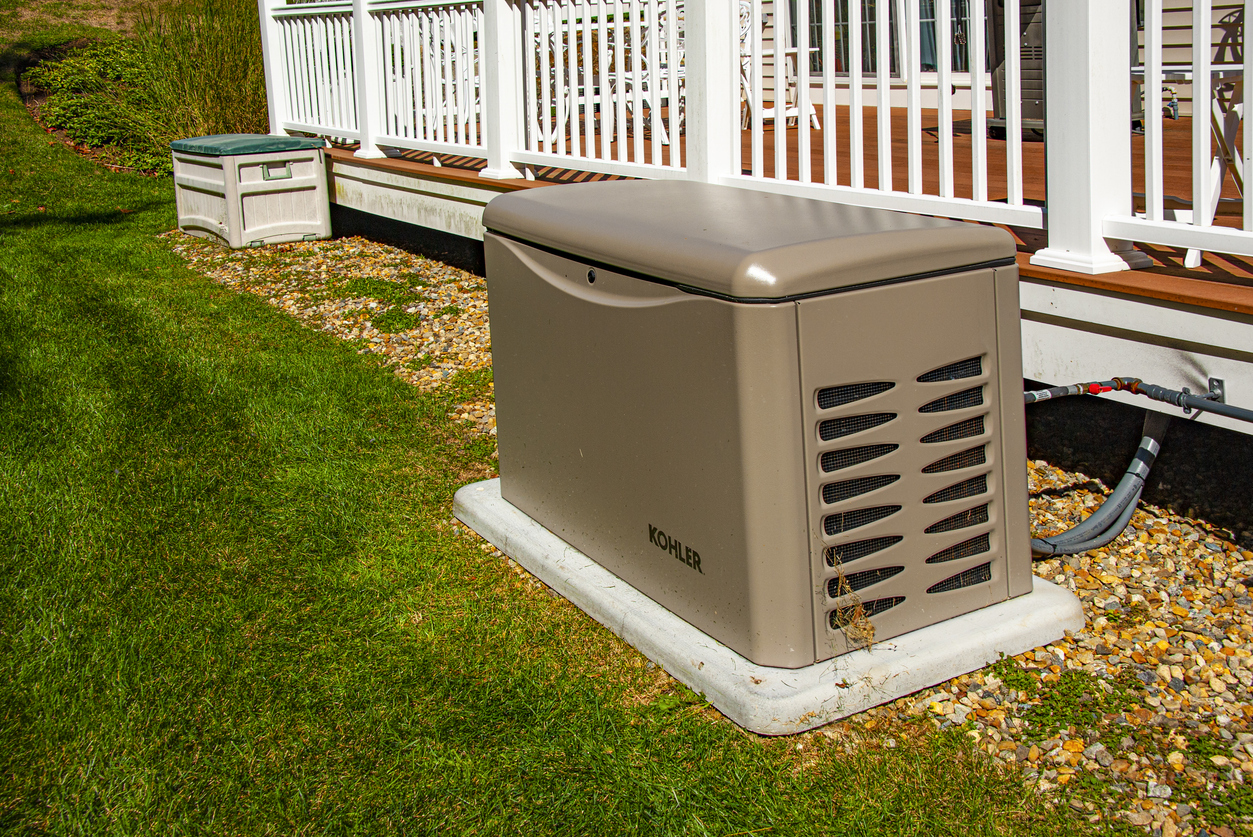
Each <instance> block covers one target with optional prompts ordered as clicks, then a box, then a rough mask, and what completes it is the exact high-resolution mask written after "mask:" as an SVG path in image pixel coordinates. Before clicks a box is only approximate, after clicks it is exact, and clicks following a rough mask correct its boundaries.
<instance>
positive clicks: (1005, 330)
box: [996, 265, 1034, 596]
mask: <svg viewBox="0 0 1253 837" xmlns="http://www.w3.org/2000/svg"><path fill="white" fill-rule="evenodd" d="M996 341H997V346H998V349H997V351H998V352H999V355H1000V364H999V365H1000V376H1001V399H1000V409H1001V427H1002V429H1003V433H1002V442H1001V445H1002V447H1001V450H1002V452H1003V455H1002V457H1001V471H1002V477H1001V480H1002V483H1003V484H1004V486H1005V525H1006V535H1005V537H1006V561H1007V562H1008V575H1009V595H1010V596H1023V595H1026V594H1027V593H1030V592H1031V586H1032V580H1033V578H1034V576H1033V575H1032V572H1031V511H1030V508H1029V506H1028V495H1029V492H1028V488H1027V416H1026V408H1025V406H1024V404H1023V398H1022V309H1021V308H1020V307H1019V300H1018V267H1017V266H1016V265H1015V266H1012V267H998V268H997V269H996Z"/></svg>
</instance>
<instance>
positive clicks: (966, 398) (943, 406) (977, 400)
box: [918, 386, 983, 413]
mask: <svg viewBox="0 0 1253 837" xmlns="http://www.w3.org/2000/svg"><path fill="white" fill-rule="evenodd" d="M981 404H983V387H981V386H980V387H971V388H970V389H964V390H962V391H961V392H955V393H953V394H952V395H946V396H944V397H943V398H937V399H935V400H934V401H929V402H927V403H926V404H923V405H922V406H921V407H919V408H918V412H920V413H947V412H949V411H950V410H965V409H966V408H968V407H978V406H980V405H981Z"/></svg>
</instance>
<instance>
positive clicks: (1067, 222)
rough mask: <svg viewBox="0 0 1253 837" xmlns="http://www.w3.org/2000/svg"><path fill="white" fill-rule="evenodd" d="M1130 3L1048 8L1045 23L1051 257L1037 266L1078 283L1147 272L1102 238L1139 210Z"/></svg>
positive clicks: (1127, 248) (1054, 0)
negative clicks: (1134, 190) (1078, 277)
mask: <svg viewBox="0 0 1253 837" xmlns="http://www.w3.org/2000/svg"><path fill="white" fill-rule="evenodd" d="M1130 14H1131V8H1130V6H1129V4H1127V3H1123V2H1112V0H1110V1H1109V2H1092V0H1050V2H1049V5H1048V13H1047V14H1046V15H1045V18H1044V26H1045V37H1044V44H1045V46H1044V48H1045V55H1044V58H1045V62H1044V63H1045V68H1046V69H1045V73H1046V75H1045V79H1044V83H1045V126H1046V127H1045V142H1046V145H1045V161H1046V169H1047V171H1046V178H1047V184H1048V210H1047V222H1048V247H1046V248H1045V249H1043V250H1040V251H1039V252H1038V253H1036V254H1035V255H1034V256H1032V257H1031V263H1032V264H1034V265H1039V266H1041V267H1053V268H1058V269H1060V270H1070V271H1074V272H1076V273H1088V274H1094V273H1110V272H1112V271H1116V270H1127V269H1129V268H1140V267H1147V266H1149V265H1150V264H1152V261H1151V260H1150V259H1149V257H1148V256H1146V255H1145V254H1143V253H1141V252H1140V251H1138V250H1136V249H1135V248H1134V247H1133V246H1132V245H1131V243H1130V242H1128V241H1122V240H1118V239H1106V238H1104V237H1103V236H1102V235H1101V226H1102V222H1103V220H1104V219H1105V216H1107V215H1121V216H1128V215H1131V214H1132V206H1131V109H1130V101H1131V51H1130V45H1129V43H1128V40H1127V38H1126V37H1125V36H1124V33H1125V32H1127V31H1128V28H1129V27H1130V24H1131V21H1130V18H1129V15H1130Z"/></svg>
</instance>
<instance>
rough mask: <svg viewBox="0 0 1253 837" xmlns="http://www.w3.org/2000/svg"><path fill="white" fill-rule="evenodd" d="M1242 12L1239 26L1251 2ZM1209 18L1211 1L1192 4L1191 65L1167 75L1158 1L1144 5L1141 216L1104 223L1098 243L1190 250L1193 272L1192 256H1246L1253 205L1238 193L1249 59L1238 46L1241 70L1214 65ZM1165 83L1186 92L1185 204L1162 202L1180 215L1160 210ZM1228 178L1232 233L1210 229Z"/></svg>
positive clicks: (1252, 102)
mask: <svg viewBox="0 0 1253 837" xmlns="http://www.w3.org/2000/svg"><path fill="white" fill-rule="evenodd" d="M1243 12H1244V20H1245V21H1247V20H1248V19H1249V14H1250V13H1251V12H1253V2H1246V3H1245V4H1244V9H1243ZM1213 17H1214V15H1213V4H1212V2H1211V0H1195V2H1194V4H1193V9H1192V32H1191V35H1192V44H1193V48H1192V64H1191V66H1190V67H1187V68H1173V69H1168V68H1166V67H1165V66H1164V65H1163V60H1162V51H1163V41H1164V38H1163V34H1164V33H1163V26H1162V0H1146V2H1145V26H1144V35H1145V44H1144V53H1145V55H1144V68H1143V75H1144V89H1145V105H1144V111H1145V122H1144V149H1145V151H1144V157H1145V159H1144V171H1145V182H1144V204H1145V211H1144V213H1142V214H1141V215H1138V216H1136V217H1131V216H1128V215H1123V216H1110V217H1107V218H1106V219H1105V220H1104V224H1103V230H1104V232H1105V235H1107V236H1110V237H1114V238H1125V239H1132V240H1134V241H1143V242H1148V243H1153V244H1165V245H1170V246H1175V247H1187V248H1190V252H1189V253H1188V259H1187V266H1188V267H1197V266H1199V264H1200V253H1199V251H1200V250H1214V251H1218V252H1226V253H1236V254H1240V255H1246V256H1248V255H1253V235H1250V231H1253V200H1250V198H1249V196H1248V194H1247V193H1245V191H1244V184H1245V173H1246V172H1247V171H1248V161H1249V160H1250V159H1253V122H1250V121H1248V120H1244V119H1243V118H1242V117H1243V116H1244V114H1247V113H1249V112H1250V109H1251V108H1253V55H1250V54H1249V53H1248V52H1247V51H1245V50H1243V44H1242V43H1241V44H1240V45H1239V46H1240V49H1239V50H1238V51H1237V52H1236V55H1237V56H1241V55H1242V57H1243V62H1242V63H1238V64H1236V63H1231V62H1230V61H1222V62H1221V63H1215V62H1214V61H1213V60H1212V59H1213V54H1212V52H1213V50H1212V47H1211V43H1212V41H1213V38H1212V31H1213V29H1214V21H1213ZM1220 57H1226V56H1225V55H1224V56H1220ZM1168 81H1175V82H1178V81H1188V82H1190V83H1191V86H1192V114H1193V118H1192V195H1191V200H1189V201H1180V200H1178V199H1177V198H1175V199H1172V200H1171V201H1170V202H1171V203H1172V204H1177V205H1179V206H1180V207H1182V206H1183V204H1185V203H1188V204H1190V205H1191V206H1190V208H1186V209H1185V208H1171V209H1168V208H1166V199H1167V198H1168V197H1173V196H1168V195H1166V193H1165V188H1164V179H1165V160H1164V158H1163V148H1162V134H1163V121H1162V120H1163V116H1162V88H1163V86H1164V84H1165V83H1166V82H1168ZM1237 142H1238V143H1239V144H1238V145H1237ZM1241 149H1243V151H1242V150H1241ZM1228 174H1230V175H1231V177H1232V178H1233V180H1234V181H1235V183H1236V185H1237V188H1238V190H1239V192H1240V193H1241V200H1240V204H1241V212H1240V216H1241V226H1240V228H1239V229H1236V228H1232V227H1216V226H1214V218H1215V215H1216V213H1217V211H1218V209H1219V203H1220V196H1221V195H1222V189H1223V183H1224V181H1225V180H1226V178H1227V176H1228Z"/></svg>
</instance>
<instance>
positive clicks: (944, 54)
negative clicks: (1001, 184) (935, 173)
mask: <svg viewBox="0 0 1253 837" xmlns="http://www.w3.org/2000/svg"><path fill="white" fill-rule="evenodd" d="M951 13H952V10H951V7H950V3H949V0H935V40H936V47H937V49H936V62H937V67H936V88H937V89H936V94H937V95H938V97H939V100H940V101H939V105H940V125H939V129H940V195H941V196H943V197H946V198H951V197H953V195H954V194H955V193H954V191H953V92H952V91H953V48H952V47H953V31H952V18H951V16H950V15H951ZM919 34H920V35H921V33H919Z"/></svg>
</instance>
